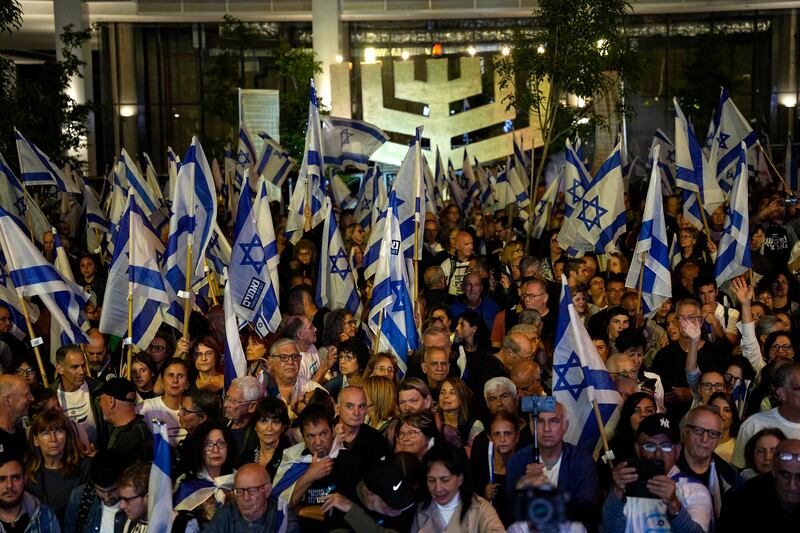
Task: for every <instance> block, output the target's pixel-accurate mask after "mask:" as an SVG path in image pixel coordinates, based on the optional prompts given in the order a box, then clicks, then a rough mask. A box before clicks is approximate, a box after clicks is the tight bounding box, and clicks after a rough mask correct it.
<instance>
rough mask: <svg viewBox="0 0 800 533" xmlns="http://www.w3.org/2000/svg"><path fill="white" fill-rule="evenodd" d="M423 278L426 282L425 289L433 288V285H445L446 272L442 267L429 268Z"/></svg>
mask: <svg viewBox="0 0 800 533" xmlns="http://www.w3.org/2000/svg"><path fill="white" fill-rule="evenodd" d="M422 277H423V279H424V280H425V287H432V286H433V285H438V284H440V283H444V280H445V278H444V270H443V269H442V267H440V266H432V267H429V268H427V269H426V270H425V273H424V274H423V275H422Z"/></svg>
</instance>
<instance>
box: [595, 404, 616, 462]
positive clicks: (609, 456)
mask: <svg viewBox="0 0 800 533" xmlns="http://www.w3.org/2000/svg"><path fill="white" fill-rule="evenodd" d="M592 408H593V410H594V417H595V419H596V420H597V429H599V430H600V439H601V440H602V441H603V452H604V453H603V462H604V463H606V464H608V467H609V468H611V467H612V466H614V465H613V463H612V461H613V460H614V452H612V451H611V450H610V449H609V447H608V437H606V428H605V424H603V417H602V416H601V415H600V407H599V406H598V405H597V400H592Z"/></svg>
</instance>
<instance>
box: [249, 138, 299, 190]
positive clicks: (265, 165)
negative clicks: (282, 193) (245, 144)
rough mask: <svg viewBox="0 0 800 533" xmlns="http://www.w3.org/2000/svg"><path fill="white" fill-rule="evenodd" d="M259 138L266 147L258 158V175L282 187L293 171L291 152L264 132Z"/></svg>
mask: <svg viewBox="0 0 800 533" xmlns="http://www.w3.org/2000/svg"><path fill="white" fill-rule="evenodd" d="M258 136H259V137H261V139H262V140H263V141H264V146H263V148H262V149H261V154H260V155H259V157H258V164H257V165H256V175H257V176H264V177H265V178H266V179H267V181H269V182H270V183H272V184H274V185H275V186H276V187H282V186H283V182H284V181H286V178H287V177H288V176H289V171H290V170H291V169H292V165H294V161H293V160H292V158H291V157H289V152H287V151H286V150H284V149H283V148H281V146H280V145H279V144H278V143H277V141H275V139H273V138H272V137H270V136H269V135H268V134H266V133H264V132H263V131H262V132H261V133H259V134H258Z"/></svg>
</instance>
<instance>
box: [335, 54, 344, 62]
mask: <svg viewBox="0 0 800 533" xmlns="http://www.w3.org/2000/svg"><path fill="white" fill-rule="evenodd" d="M342 61H344V58H343V57H342V54H337V55H336V62H337V63H341V62H342Z"/></svg>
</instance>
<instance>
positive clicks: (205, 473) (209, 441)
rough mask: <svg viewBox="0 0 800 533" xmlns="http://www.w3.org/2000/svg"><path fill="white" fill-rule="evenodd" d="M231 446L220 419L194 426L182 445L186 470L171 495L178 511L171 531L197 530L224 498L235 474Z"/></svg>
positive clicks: (227, 430)
mask: <svg viewBox="0 0 800 533" xmlns="http://www.w3.org/2000/svg"><path fill="white" fill-rule="evenodd" d="M234 446H235V444H234V441H233V436H232V435H231V432H230V430H229V429H228V428H227V426H226V425H225V424H224V423H223V422H221V421H218V422H205V423H203V424H202V425H201V426H200V427H198V428H197V431H195V433H194V435H192V437H191V440H190V441H189V442H188V443H187V446H186V448H187V450H186V452H187V454H188V458H187V473H186V475H185V476H182V477H181V478H180V479H178V481H177V484H176V488H175V492H174V496H173V502H174V504H175V511H177V512H178V517H177V518H176V520H175V523H174V525H173V531H199V529H200V528H201V527H202V526H203V525H204V524H206V523H207V522H209V521H210V520H211V519H212V518H213V517H214V513H216V512H217V510H218V509H219V508H220V507H222V506H223V505H224V504H225V502H226V501H227V500H228V498H229V497H230V494H231V491H232V490H233V477H234V473H235V470H234V468H233V464H234V459H235V457H236V450H235V448H234ZM176 526H177V529H176Z"/></svg>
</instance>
